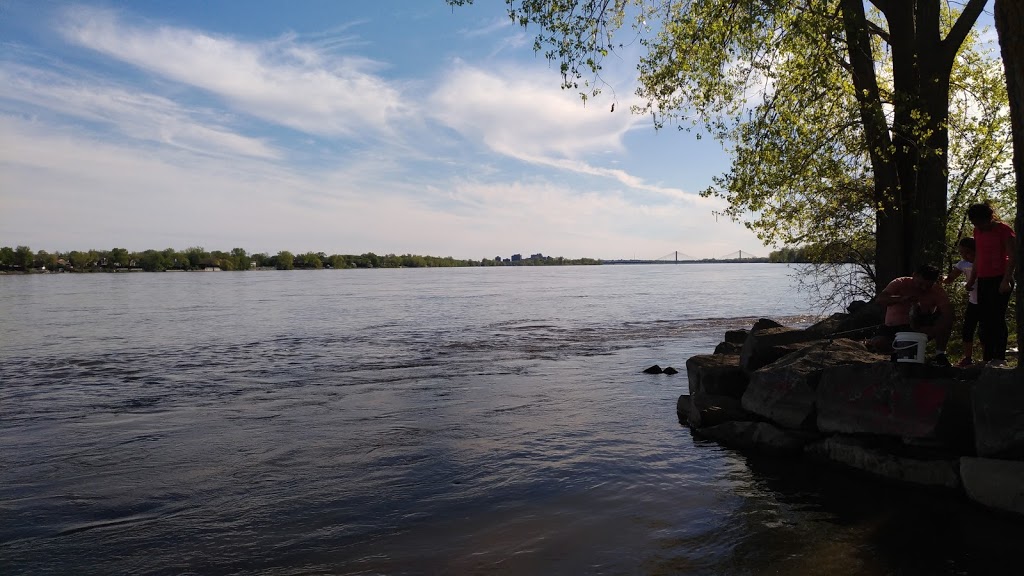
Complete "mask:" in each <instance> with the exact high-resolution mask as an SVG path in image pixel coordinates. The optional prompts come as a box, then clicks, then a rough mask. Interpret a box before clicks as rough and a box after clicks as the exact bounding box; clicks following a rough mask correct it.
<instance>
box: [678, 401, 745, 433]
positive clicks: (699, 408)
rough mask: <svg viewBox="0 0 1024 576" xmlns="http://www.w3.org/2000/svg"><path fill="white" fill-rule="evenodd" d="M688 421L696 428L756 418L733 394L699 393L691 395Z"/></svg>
mask: <svg viewBox="0 0 1024 576" xmlns="http://www.w3.org/2000/svg"><path fill="white" fill-rule="evenodd" d="M689 409H690V411H689V413H688V414H687V422H688V423H689V425H690V426H692V427H694V428H704V427H707V426H717V425H718V424H722V423H724V422H732V421H749V420H756V419H757V417H756V416H754V415H753V414H750V413H749V412H747V411H746V410H744V409H743V408H742V407H741V406H740V401H739V399H737V398H733V397H731V396H712V395H710V394H698V395H696V396H691V398H690V406H689Z"/></svg>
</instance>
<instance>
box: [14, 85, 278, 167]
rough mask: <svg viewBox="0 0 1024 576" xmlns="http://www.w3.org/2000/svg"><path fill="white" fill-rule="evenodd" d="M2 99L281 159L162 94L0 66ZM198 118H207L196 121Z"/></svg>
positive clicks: (177, 142)
mask: <svg viewBox="0 0 1024 576" xmlns="http://www.w3.org/2000/svg"><path fill="white" fill-rule="evenodd" d="M0 99H7V100H13V101H20V102H21V103H22V104H24V105H28V106H30V107H39V108H44V109H47V110H50V111H53V112H56V113H57V114H61V115H67V116H72V117H75V118H77V119H79V120H87V121H91V122H101V123H104V124H106V125H109V126H113V127H114V128H115V129H116V130H117V131H119V132H120V133H121V134H123V135H125V136H128V137H130V138H136V139H139V140H148V141H152V142H157V143H161V144H166V145H169V146H175V147H180V148H186V149H189V150H193V151H196V152H202V153H209V154H231V155H234V154H241V155H245V156H254V157H260V158H279V157H280V156H281V154H280V152H279V151H277V150H275V149H274V148H273V147H272V146H270V145H269V144H268V143H266V142H265V141H263V140H260V139H257V138H250V137H247V136H243V135H241V134H237V133H235V132H233V131H231V130H230V129H228V128H226V127H223V126H219V125H218V124H217V118H216V117H215V115H214V114H213V113H212V112H209V111H199V110H187V109H185V108H183V107H181V106H180V105H178V104H177V103H175V102H173V101H171V100H168V99H166V98H162V97H159V96H155V95H151V94H146V93H142V92H139V91H138V90H129V89H128V88H124V87H118V86H113V85H106V84H103V83H100V82H96V81H90V82H82V81H74V80H72V79H70V78H67V77H65V76H59V75H57V74H54V73H50V72H44V71H40V70H36V69H32V68H27V67H23V66H17V65H6V66H2V67H0ZM194 117H201V118H203V119H204V120H205V121H203V122H197V121H195V120H193V118H194Z"/></svg>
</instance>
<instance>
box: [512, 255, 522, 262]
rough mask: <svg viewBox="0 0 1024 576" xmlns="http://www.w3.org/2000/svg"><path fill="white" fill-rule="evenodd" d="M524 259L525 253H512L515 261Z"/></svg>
mask: <svg viewBox="0 0 1024 576" xmlns="http://www.w3.org/2000/svg"><path fill="white" fill-rule="evenodd" d="M522 259H523V255H522V254H513V255H512V261H513V262H519V261H520V260H522Z"/></svg>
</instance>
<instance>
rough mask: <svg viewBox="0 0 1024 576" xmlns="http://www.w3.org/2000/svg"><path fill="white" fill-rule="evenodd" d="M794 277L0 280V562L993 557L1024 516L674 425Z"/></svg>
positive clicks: (800, 299) (45, 569) (78, 566)
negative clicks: (743, 447) (668, 369)
mask: <svg viewBox="0 0 1024 576" xmlns="http://www.w3.org/2000/svg"><path fill="white" fill-rule="evenodd" d="M794 273H795V271H794V270H793V269H791V268H789V267H786V266H784V265H772V264H679V265H649V266H589V267H537V268H531V267H507V268H472V269H470V268H459V269H397V270H322V271H292V272H283V271H282V272H277V271H267V272H244V273H228V272H222V273H187V274H185V273H179V274H170V273H165V274H83V275H70V274H65V275H33V276H0V323H2V324H0V325H2V334H0V573H2V574H6V575H10V574H275V575H279V574H708V575H734V574H735V575H741V574H828V575H830V576H837V575H841V574H863V575H874V574H984V573H1001V571H1002V570H1003V569H1005V568H1006V567H1007V566H1013V565H1012V564H1008V563H1009V562H1011V561H1012V562H1016V561H1017V559H1018V558H1017V551H1016V548H1017V547H1018V545H1019V543H1020V542H1021V541H1024V530H1022V527H1021V526H1020V523H1019V521H1016V520H1013V519H1010V518H1004V517H1001V516H998V515H993V514H990V513H988V512H984V511H982V510H980V509H978V508H977V507H976V506H973V505H971V504H969V503H967V502H965V501H963V500H962V499H959V498H956V497H950V496H948V495H944V494H942V493H935V492H931V491H927V490H921V489H909V488H905V487H901V486H894V485H890V484H885V483H882V482H877V481H874V480H871V479H866V478H861V477H858V476H856V475H853V474H851V473H846V472H837V471H835V470H833V469H830V468H827V467H821V466H812V465H806V464H802V463H799V462H776V461H772V460H764V459H759V458H752V457H748V456H745V455H743V454H740V453H738V452H735V451H733V450H729V449H725V448H722V447H719V446H717V445H715V444H712V443H709V442H706V441H701V440H698V439H695V438H694V437H693V436H692V435H691V433H690V431H689V430H688V429H687V428H686V427H684V426H681V425H680V423H679V422H678V420H677V418H676V414H675V402H676V399H677V397H678V396H679V395H680V394H682V393H685V392H686V391H687V385H686V375H685V362H686V359H687V358H688V357H689V356H692V355H694V354H703V353H709V352H710V351H711V350H712V349H713V348H714V346H715V344H716V343H717V342H719V341H720V340H721V337H722V334H723V333H724V331H725V330H727V329H732V328H744V327H749V326H750V324H752V323H753V321H754V320H755V319H756V318H758V317H771V318H775V319H778V320H782V321H784V322H786V323H789V324H794V325H801V324H806V323H808V322H810V321H812V320H813V316H814V315H815V314H816V313H818V312H820V311H819V310H815V309H814V308H813V306H812V305H811V304H810V303H809V302H808V301H807V298H806V297H805V296H803V295H802V294H801V293H799V292H797V291H796V290H795V289H794V287H793V283H792V282H791V275H792V274H794ZM651 364H660V365H661V366H667V365H671V366H674V367H676V368H678V369H679V370H680V371H681V372H680V374H677V375H674V376H668V375H653V376H652V375H646V374H642V373H641V370H642V369H643V368H646V367H647V366H650V365H651Z"/></svg>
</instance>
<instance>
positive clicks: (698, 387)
mask: <svg viewBox="0 0 1024 576" xmlns="http://www.w3.org/2000/svg"><path fill="white" fill-rule="evenodd" d="M686 377H687V379H688V380H689V382H690V390H689V391H690V394H691V395H694V396H696V395H698V394H711V395H713V396H732V397H733V398H739V397H740V396H742V395H743V391H744V390H746V389H747V382H748V378H747V375H746V373H745V372H743V370H740V361H739V357H738V356H734V355H725V354H717V355H715V354H701V355H698V356H691V357H690V358H689V359H687V360H686Z"/></svg>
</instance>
